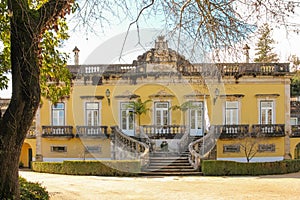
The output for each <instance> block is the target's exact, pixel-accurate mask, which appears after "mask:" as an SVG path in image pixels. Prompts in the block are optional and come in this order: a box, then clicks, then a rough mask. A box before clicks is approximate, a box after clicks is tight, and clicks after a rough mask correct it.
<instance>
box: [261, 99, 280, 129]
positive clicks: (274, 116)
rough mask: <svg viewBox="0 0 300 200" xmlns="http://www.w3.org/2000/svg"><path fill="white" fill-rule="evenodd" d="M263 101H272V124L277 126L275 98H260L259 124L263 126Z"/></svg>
mask: <svg viewBox="0 0 300 200" xmlns="http://www.w3.org/2000/svg"><path fill="white" fill-rule="evenodd" d="M262 101H272V102H273V107H272V113H273V116H272V124H276V100H275V99H274V98H268V97H267V98H259V99H257V106H258V124H261V123H262V122H261V106H260V105H261V102H262Z"/></svg>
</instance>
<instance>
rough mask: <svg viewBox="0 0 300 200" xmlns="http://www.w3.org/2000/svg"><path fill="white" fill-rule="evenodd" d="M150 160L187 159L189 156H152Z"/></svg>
mask: <svg viewBox="0 0 300 200" xmlns="http://www.w3.org/2000/svg"><path fill="white" fill-rule="evenodd" d="M149 159H150V160H186V159H188V157H151V156H150V158H149Z"/></svg>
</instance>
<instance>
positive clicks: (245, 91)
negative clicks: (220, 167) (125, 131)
mask: <svg viewBox="0 0 300 200" xmlns="http://www.w3.org/2000/svg"><path fill="white" fill-rule="evenodd" d="M185 79H186V80H188V77H185ZM284 80H285V78H282V77H263V78H260V77H256V78H253V77H242V78H240V80H239V83H235V81H234V80H233V79H232V78H230V79H229V78H225V79H224V82H225V85H222V84H216V85H208V87H206V86H204V85H201V84H195V83H193V84H189V83H188V82H184V81H183V83H180V84H176V83H174V84H172V83H167V84H162V83H157V82H155V81H153V82H152V83H143V84H137V85H130V84H123V83H118V82H117V81H114V82H113V81H111V80H110V81H109V82H113V84H112V83H110V84H107V83H106V82H105V80H104V81H103V82H104V84H103V85H100V86H91V85H89V86H84V85H80V86H79V85H76V84H75V86H74V88H73V89H72V94H71V95H70V98H68V99H65V100H64V102H65V106H66V113H67V114H66V124H65V125H70V126H73V130H74V134H75V133H76V131H75V129H76V126H77V125H85V111H84V108H85V107H84V102H85V101H94V100H92V99H83V98H81V96H103V99H102V100H96V101H99V102H100V105H101V109H100V114H101V121H100V123H101V125H105V126H108V127H110V126H115V125H119V124H120V122H119V121H120V113H119V111H120V102H122V101H125V102H126V101H127V102H128V101H129V100H128V99H124V98H123V99H122V98H116V97H117V96H120V95H124V94H126V91H130V92H132V93H134V94H137V95H140V96H141V99H142V101H145V100H147V99H150V97H149V96H150V95H153V94H158V93H159V92H160V91H164V92H165V93H167V94H171V95H174V97H173V98H162V97H157V98H153V99H152V102H150V103H148V106H149V108H150V112H148V113H147V114H146V115H142V116H141V125H149V124H153V116H154V113H153V106H154V102H155V101H168V102H170V106H174V105H181V104H182V103H184V102H186V101H188V100H191V101H195V100H197V101H203V100H204V98H203V97H198V99H195V98H190V99H188V98H185V95H190V94H195V91H198V92H200V93H201V94H205V95H206V99H207V106H208V112H209V117H210V124H211V125H215V124H223V118H224V103H225V101H226V97H225V96H224V95H230V94H242V95H244V96H243V97H241V98H240V102H241V104H240V105H241V107H240V108H241V112H240V113H241V116H240V124H249V125H250V127H251V125H252V124H258V123H259V121H258V120H259V101H258V99H259V98H258V97H256V96H255V95H256V94H278V95H279V96H277V97H274V96H270V97H268V96H266V97H263V99H265V100H267V99H270V100H271V99H272V100H275V108H276V111H275V115H276V117H275V123H276V124H285V123H286V122H285V113H286V112H289V111H286V110H285V108H286V107H285V103H286V102H285V100H286V99H285V84H284ZM216 87H218V88H219V89H220V91H221V93H220V96H219V97H218V98H217V100H216V103H215V104H214V103H213V98H214V97H215V96H214V95H215V94H214V91H215V88H216ZM107 89H109V90H110V92H111V95H110V99H111V104H110V105H108V99H107V98H106V96H105V91H106V90H107ZM222 95H223V97H222ZM170 113H171V124H181V125H182V124H183V118H184V116H183V113H182V112H180V111H170ZM40 117H41V125H51V103H50V102H48V101H47V100H45V99H44V100H43V105H42V107H41V110H40ZM108 130H109V132H110V128H109V129H108ZM40 131H41V130H40ZM91 141H93V140H91ZM95 141H99V144H101V146H103V148H102V152H103V153H102V155H99V156H100V157H103V158H104V157H110V142H109V140H95ZM232 142H236V141H235V140H232V141H230V140H228V141H227V140H219V141H218V154H217V156H218V158H225V157H241V156H242V155H241V154H235V153H234V154H232V155H231V154H229V153H223V144H227V143H228V144H229V143H232ZM264 143H265V144H271V143H274V144H276V152H275V153H258V154H257V156H260V157H262V156H271V157H272V156H283V155H284V139H283V137H282V138H266V141H265V142H264ZM291 144H293V142H291ZM51 145H66V146H68V152H67V153H53V152H50V146H51ZM294 146H295V145H294ZM82 148H83V146H82V144H81V141H80V140H79V139H75V138H73V139H70V140H66V139H60V138H56V139H47V138H43V139H42V155H43V156H44V157H66V158H67V157H80V156H81V155H82ZM292 149H293V147H292V145H291V153H292V152H293V151H292Z"/></svg>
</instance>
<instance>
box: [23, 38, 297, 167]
mask: <svg viewBox="0 0 300 200" xmlns="http://www.w3.org/2000/svg"><path fill="white" fill-rule="evenodd" d="M78 52H79V51H78V49H76V52H75V53H76V54H75V55H76V56H78ZM75 60H78V57H77V58H76V59H75ZM68 68H69V69H70V72H71V73H72V74H73V77H74V80H73V88H72V93H71V94H70V96H68V97H66V98H64V99H63V100H62V101H61V102H58V103H57V104H55V105H53V104H52V103H51V102H49V101H48V100H46V99H43V102H44V103H43V104H42V105H41V107H40V108H39V110H38V112H37V116H36V120H35V122H34V124H33V126H34V129H32V131H31V132H30V133H29V135H28V138H27V139H26V140H25V143H24V146H23V149H22V154H21V161H22V162H23V163H24V165H25V166H28V164H27V163H30V161H32V160H43V161H62V160H84V159H114V158H116V149H115V146H114V143H113V141H112V140H113V139H114V137H112V135H113V131H114V130H115V127H116V126H117V127H118V128H119V129H120V130H121V132H122V133H123V134H125V135H127V136H128V137H130V138H132V139H133V140H138V141H139V142H145V140H143V138H147V141H148V143H147V144H148V145H149V143H150V144H151V148H150V149H151V151H152V152H155V151H162V143H163V142H167V144H168V151H169V152H179V151H182V149H181V148H182V147H183V146H185V147H186V148H187V146H188V145H182V144H184V143H186V144H187V143H188V144H190V143H192V142H195V141H201V145H202V148H201V147H200V146H201V145H198V146H197V145H194V146H195V147H196V146H197V150H196V152H198V154H199V155H201V157H205V156H206V155H208V154H209V155H210V159H217V160H233V161H241V162H245V161H247V160H248V161H251V162H252V161H277V160H283V159H285V158H289V157H292V158H299V155H300V154H299V150H295V149H300V148H299V143H300V140H299V139H298V137H299V136H300V135H299V134H296V135H295V130H296V129H295V127H294V128H292V129H291V123H293V122H292V120H293V119H294V118H293V117H291V113H292V112H291V108H290V107H291V106H290V105H291V104H290V78H291V77H290V72H289V64H287V63H271V64H270V63H268V64H266V63H216V64H210V63H190V62H189V61H188V60H186V59H185V58H184V57H183V56H181V55H179V54H178V53H177V52H175V51H174V50H172V49H170V48H168V44H167V41H166V40H165V39H164V38H163V37H159V38H158V39H157V40H156V42H155V47H154V48H152V49H150V50H148V51H146V52H145V53H144V54H142V55H141V56H139V57H138V58H137V60H134V61H133V62H132V64H115V65H101V64H99V65H79V64H78V63H76V64H75V65H69V66H68ZM139 99H140V100H141V101H140V103H143V102H146V101H147V103H146V107H145V108H146V111H145V113H144V114H141V115H139V114H137V113H136V110H135V109H134V107H133V106H132V105H133V103H132V102H138V100H139ZM292 115H293V114H292ZM293 125H298V121H297V124H293ZM292 130H294V132H292ZM212 135H213V136H214V140H213V141H215V145H213V146H215V147H214V148H212V147H209V148H208V147H207V148H204V147H205V146H206V145H207V146H209V145H210V143H211V141H212V140H210V139H209V137H208V136H212ZM205 136H207V137H205ZM201 138H202V139H201ZM190 146H193V145H190ZM201 151H203V153H201ZM297 152H298V153H297Z"/></svg>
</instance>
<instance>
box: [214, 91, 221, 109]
mask: <svg viewBox="0 0 300 200" xmlns="http://www.w3.org/2000/svg"><path fill="white" fill-rule="evenodd" d="M219 96H220V90H219V89H218V88H216V89H215V97H214V105H215V104H216V102H217V99H218V98H219Z"/></svg>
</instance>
